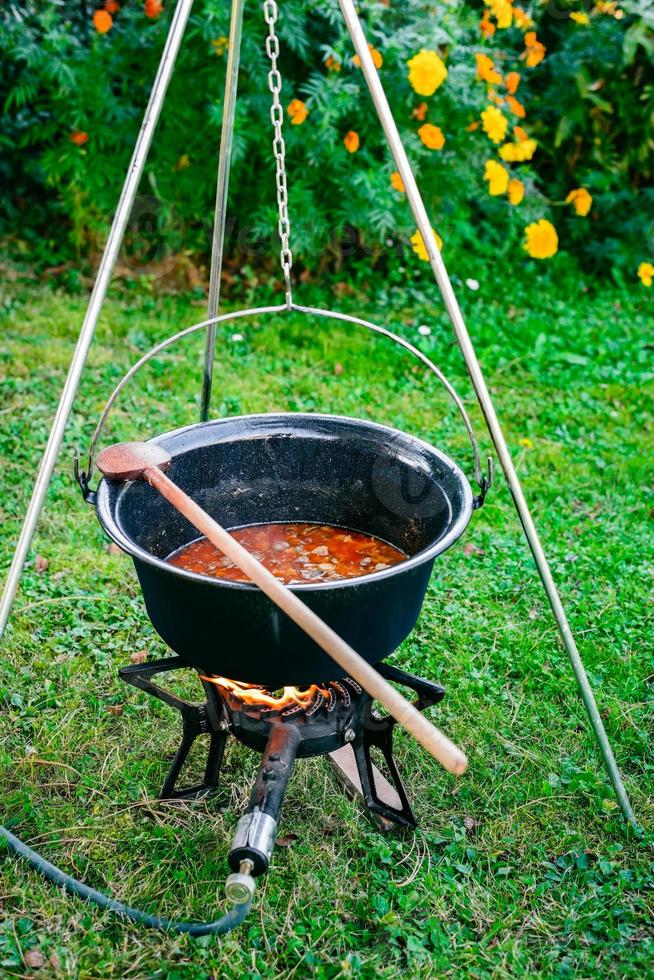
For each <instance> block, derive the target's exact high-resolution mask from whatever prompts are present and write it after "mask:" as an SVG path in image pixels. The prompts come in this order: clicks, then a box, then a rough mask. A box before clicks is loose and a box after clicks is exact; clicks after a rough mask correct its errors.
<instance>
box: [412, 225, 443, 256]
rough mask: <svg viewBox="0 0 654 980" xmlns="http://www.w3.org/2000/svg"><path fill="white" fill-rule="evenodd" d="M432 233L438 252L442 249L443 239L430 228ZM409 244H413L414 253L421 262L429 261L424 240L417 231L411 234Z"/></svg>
mask: <svg viewBox="0 0 654 980" xmlns="http://www.w3.org/2000/svg"><path fill="white" fill-rule="evenodd" d="M431 231H432V234H433V236H434V241H435V242H436V244H437V246H438V250H439V252H442V251H443V239H442V238H441V236H440V235H439V234H437V232H435V231H434V229H433V228H432V230H431ZM411 245H412V246H413V251H414V252H415V253H416V255H417V256H418V258H419V259H420V261H421V262H429V255H428V254H427V249H426V247H425V240H424V238H423V237H422V235H421V234H420V232H419V231H417V232H416V233H415V235H412V236H411Z"/></svg>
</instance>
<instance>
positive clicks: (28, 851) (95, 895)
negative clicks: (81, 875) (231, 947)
mask: <svg viewBox="0 0 654 980" xmlns="http://www.w3.org/2000/svg"><path fill="white" fill-rule="evenodd" d="M0 840H5V841H6V842H7V846H8V847H9V849H10V850H11V851H13V852H14V854H17V855H19V857H22V858H25V859H26V860H27V861H29V863H30V864H31V865H32V867H33V868H36V870H37V871H39V872H40V873H41V874H42V875H43V876H44V878H47V879H48V880H49V881H51V882H53V884H55V885H60V886H61V887H62V888H65V889H66V891H67V892H70V894H71V895H77V896H78V897H79V898H84V899H86V900H87V901H89V902H93V904H94V905H99V906H100V907H101V908H104V909H109V911H110V912H118V913H119V914H120V915H124V916H125V917H126V918H127V919H131V921H132V922H137V923H139V924H140V925H144V926H150V927H151V928H152V929H163V930H166V931H169V932H182V933H188V935H189V936H214V935H218V936H221V935H224V934H225V933H226V932H231V930H232V929H235V928H236V926H238V925H240V924H241V922H243V920H244V919H245V917H246V915H247V914H248V912H249V911H250V905H251V902H246V903H245V904H244V905H235V906H234V908H233V909H230V911H229V912H227V913H226V914H225V915H223V917H222V918H221V919H216V921H215V922H179V921H177V920H176V919H168V918H166V917H165V916H158V915H150V914H149V913H148V912H141V911H140V910H139V909H132V908H130V907H129V906H128V905H123V903H122V902H117V901H116V899H115V898H110V897H109V895H104V894H103V893H102V892H99V891H96V889H95V888H89V886H88V885H85V884H84V882H82V881H78V880H77V878H73V877H71V875H67V874H66V873H65V872H64V871H61V870H60V869H59V868H56V867H55V866H54V864H50V862H49V861H46V859H45V858H44V857H42V856H41V855H40V854H39V853H38V852H37V851H33V850H32V848H31V847H28V846H27V844H24V843H23V841H22V840H19V838H18V837H16V836H15V835H14V834H12V833H11V831H9V830H7V828H6V827H0Z"/></svg>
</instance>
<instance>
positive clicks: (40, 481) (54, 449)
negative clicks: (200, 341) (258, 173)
mask: <svg viewBox="0 0 654 980" xmlns="http://www.w3.org/2000/svg"><path fill="white" fill-rule="evenodd" d="M192 6H193V0H178V3H177V7H176V8H175V12H174V13H173V16H172V20H171V22H170V29H169V31H168V37H167V38H166V43H165V45H164V49H163V52H162V55H161V61H160V62H159V68H158V70H157V74H156V77H155V80H154V83H153V85H152V91H151V92H150V99H149V101H148V105H147V108H146V110H145V115H144V116H143V122H142V123H141V129H140V132H139V135H138V138H137V140H136V145H135V147H134V153H133V154H132V159H131V161H130V165H129V168H128V170H127V176H126V178H125V183H124V185H123V190H122V193H121V195H120V200H119V201H118V207H117V208H116V214H115V215H114V220H113V223H112V225H111V230H110V232H109V237H108V239H107V247H106V248H105V250H104V254H103V256H102V261H101V263H100V268H99V269H98V275H97V278H96V280H95V285H94V287H93V292H92V293H91V299H90V300H89V305H88V309H87V311H86V316H85V317H84V323H83V324H82V329H81V330H80V334H79V338H78V340H77V346H76V347H75V353H74V354H73V359H72V361H71V363H70V367H69V369H68V375H67V377H66V383H65V384H64V389H63V391H62V393H61V398H60V399H59V405H58V406H57V412H56V414H55V417H54V421H53V423H52V428H51V430H50V435H49V437H48V443H47V445H46V448H45V451H44V453H43V458H42V460H41V465H40V467H39V471H38V474H37V477H36V482H35V484H34V490H33V491H32V499H31V500H30V503H29V507H28V509H27V514H26V515H25V520H24V521H23V527H22V529H21V533H20V537H19V539H18V544H17V545H16V551H15V552H14V557H13V560H12V563H11V566H10V568H9V574H8V575H7V581H6V582H5V587H4V590H3V593H2V599H1V600H0V637H2V635H3V633H4V630H5V627H6V625H7V620H8V619H9V615H10V613H11V607H12V605H13V602H14V598H15V596H16V591H17V589H18V585H19V582H20V576H21V573H22V571H23V565H24V564H25V559H26V558H27V553H28V551H29V548H30V545H31V543H32V538H33V537H34V531H35V530H36V524H37V521H38V519H39V516H40V514H41V510H42V509H43V504H44V502H45V497H46V494H47V492H48V487H49V485H50V480H51V478H52V472H53V470H54V468H55V464H56V462H57V457H58V455H59V450H60V448H61V442H62V439H63V437H64V432H65V429H66V425H67V424H68V418H69V416H70V412H71V409H72V407H73V401H74V399H75V395H76V394H77V389H78V387H79V383H80V379H81V375H82V370H83V369H84V364H85V361H86V358H87V355H88V352H89V347H90V346H91V341H92V340H93V334H94V333H95V327H96V324H97V322H98V317H99V316H100V311H101V309H102V304H103V303H104V299H105V296H106V294H107V289H108V287H109V281H110V279H111V274H112V272H113V268H114V265H115V264H116V259H117V258H118V252H119V251H120V246H121V244H122V241H123V236H124V234H125V228H126V227H127V221H128V219H129V216H130V212H131V210H132V205H133V203H134V198H135V196H136V192H137V190H138V186H139V183H140V180H141V177H142V175H143V169H144V167H145V161H146V158H147V155H148V150H149V149H150V144H151V142H152V137H153V135H154V131H155V128H156V126H157V121H158V119H159V114H160V112H161V107H162V105H163V101H164V98H165V95H166V90H167V88H168V83H169V82H170V79H171V76H172V73H173V69H174V67H175V61H176V60H177V54H178V52H179V47H180V44H181V42H182V38H183V36H184V30H185V28H186V24H187V22H188V18H189V15H190V13H191V7H192Z"/></svg>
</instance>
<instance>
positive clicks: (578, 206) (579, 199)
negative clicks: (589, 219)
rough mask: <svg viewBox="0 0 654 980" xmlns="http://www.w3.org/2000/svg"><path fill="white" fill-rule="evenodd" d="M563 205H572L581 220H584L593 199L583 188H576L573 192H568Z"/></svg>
mask: <svg viewBox="0 0 654 980" xmlns="http://www.w3.org/2000/svg"><path fill="white" fill-rule="evenodd" d="M565 203H566V204H572V205H573V206H574V209H575V211H576V212H577V214H578V215H579V216H580V217H581V218H585V217H586V215H587V214H588V212H589V211H590V208H591V205H592V203H593V198H592V197H591V195H590V194H589V193H588V191H587V190H586V188H585V187H577V188H575V190H573V191H570V193H569V194H568V196H567V197H566V199H565Z"/></svg>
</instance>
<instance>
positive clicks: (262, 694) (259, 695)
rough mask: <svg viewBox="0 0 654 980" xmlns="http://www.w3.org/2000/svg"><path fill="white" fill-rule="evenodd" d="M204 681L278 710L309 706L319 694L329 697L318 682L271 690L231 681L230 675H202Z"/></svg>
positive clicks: (243, 698) (242, 697)
mask: <svg viewBox="0 0 654 980" xmlns="http://www.w3.org/2000/svg"><path fill="white" fill-rule="evenodd" d="M202 680H203V681H210V682H211V683H212V684H216V685H217V686H218V687H222V688H224V690H226V691H228V692H229V693H230V694H234V695H235V696H236V697H237V698H239V699H240V700H241V701H244V702H245V703H246V704H254V705H257V706H263V707H266V708H272V709H273V710H276V711H283V710H284V708H290V707H292V706H293V705H299V706H300V707H301V708H306V707H308V706H309V705H310V704H311V702H312V701H313V700H314V699H315V698H316V697H317V696H318V695H319V694H322V695H323V696H325V697H327V696H328V692H327V691H326V690H325V689H324V688H323V687H320V685H318V684H311V685H310V686H309V687H283V688H280V692H281V693H279V692H278V691H270V689H269V688H265V687H258V686H257V685H256V684H241V683H239V682H238V681H230V680H229V678H228V677H202Z"/></svg>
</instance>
